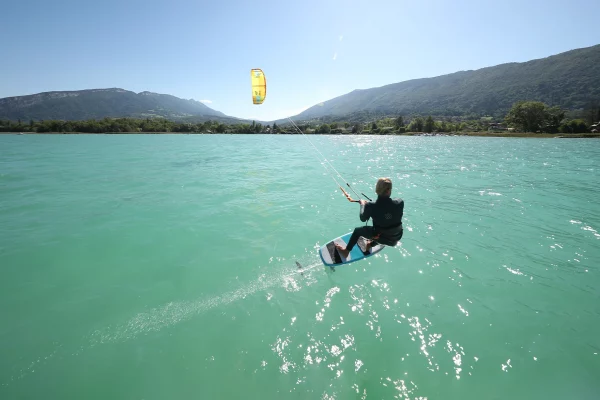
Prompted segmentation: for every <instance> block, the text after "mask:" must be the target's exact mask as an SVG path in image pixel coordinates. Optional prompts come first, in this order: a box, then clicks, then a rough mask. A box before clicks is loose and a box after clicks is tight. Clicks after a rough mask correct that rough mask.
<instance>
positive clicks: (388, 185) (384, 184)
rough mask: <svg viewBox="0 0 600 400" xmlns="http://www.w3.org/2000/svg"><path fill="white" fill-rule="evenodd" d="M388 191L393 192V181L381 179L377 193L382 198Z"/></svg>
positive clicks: (378, 182)
mask: <svg viewBox="0 0 600 400" xmlns="http://www.w3.org/2000/svg"><path fill="white" fill-rule="evenodd" d="M388 190H392V180H391V179H390V178H379V179H378V180H377V185H375V193H377V194H378V195H380V196H381V195H382V194H385V193H386V192H387V191H388Z"/></svg>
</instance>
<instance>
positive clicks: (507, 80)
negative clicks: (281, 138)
mask: <svg viewBox="0 0 600 400" xmlns="http://www.w3.org/2000/svg"><path fill="white" fill-rule="evenodd" d="M520 100H535V101H542V102H545V103H546V104H549V105H557V106H560V107H562V108H564V109H567V110H577V109H583V108H585V107H588V106H589V105H590V104H600V45H596V46H593V47H588V48H583V49H577V50H571V51H568V52H565V53H561V54H558V55H554V56H550V57H547V58H543V59H538V60H532V61H528V62H524V63H509V64H501V65H498V66H495V67H488V68H482V69H479V70H475V71H461V72H456V73H453V74H449V75H442V76H438V77H435V78H425V79H414V80H410V81H405V82H400V83H394V84H391V85H386V86H382V87H378V88H372V89H366V90H354V91H353V92H350V93H348V94H345V95H343V96H339V97H336V98H334V99H331V100H328V101H326V102H324V103H321V104H318V105H315V106H313V107H311V108H309V109H307V110H305V111H304V112H302V113H300V114H299V115H297V116H296V117H295V119H296V120H311V119H316V118H325V117H327V118H330V119H334V120H335V119H345V120H348V121H352V120H357V119H358V120H360V119H361V118H363V116H364V115H365V114H367V115H369V114H370V115H373V114H375V115H379V116H386V115H390V116H392V115H394V116H395V115H403V116H407V115H414V114H430V115H435V116H484V115H489V116H496V117H503V116H504V115H506V113H507V112H508V110H509V109H510V108H511V106H512V105H513V104H514V103H515V102H517V101H520Z"/></svg>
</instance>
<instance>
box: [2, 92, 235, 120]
mask: <svg viewBox="0 0 600 400" xmlns="http://www.w3.org/2000/svg"><path fill="white" fill-rule="evenodd" d="M105 117H111V118H112V117H132V118H153V117H164V118H167V119H170V120H174V121H183V120H190V121H194V122H203V121H206V120H213V121H220V122H227V123H235V122H240V120H238V119H237V118H233V117H229V116H227V115H225V114H223V113H222V112H220V111H216V110H213V109H212V108H210V107H208V106H207V105H205V104H203V103H201V102H199V101H195V100H184V99H180V98H178V97H175V96H171V95H167V94H158V93H152V92H141V93H134V92H131V91H128V90H124V89H119V88H113V89H90V90H78V91H66V92H45V93H38V94H34V95H29V96H17V97H6V98H3V99H0V119H10V120H18V119H20V120H23V121H29V120H31V119H33V120H36V121H37V120H53V119H55V120H85V119H102V118H105Z"/></svg>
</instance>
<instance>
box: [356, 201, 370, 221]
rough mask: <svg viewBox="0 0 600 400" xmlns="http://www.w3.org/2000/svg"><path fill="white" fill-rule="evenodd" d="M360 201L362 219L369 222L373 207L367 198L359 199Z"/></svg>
mask: <svg viewBox="0 0 600 400" xmlns="http://www.w3.org/2000/svg"><path fill="white" fill-rule="evenodd" d="M358 202H359V203H360V215H359V217H360V220H361V221H362V222H367V221H368V220H369V218H371V207H369V206H370V203H368V202H367V201H366V200H359V201H358Z"/></svg>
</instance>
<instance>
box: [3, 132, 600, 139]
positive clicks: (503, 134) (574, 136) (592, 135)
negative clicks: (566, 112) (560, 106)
mask: <svg viewBox="0 0 600 400" xmlns="http://www.w3.org/2000/svg"><path fill="white" fill-rule="evenodd" d="M0 135H231V136H235V135H269V136H278V135H281V136H294V135H299V134H298V133H194V132H102V133H88V132H44V133H37V132H22V133H20V132H0ZM308 136H440V137H442V136H473V137H505V138H546V139H547V138H557V139H558V138H559V139H578V138H580V139H581V138H588V139H589V138H600V133H526V132H456V133H452V132H444V133H425V132H409V133H402V134H388V135H385V134H377V133H375V134H351V133H346V134H324V133H309V134H308Z"/></svg>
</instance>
